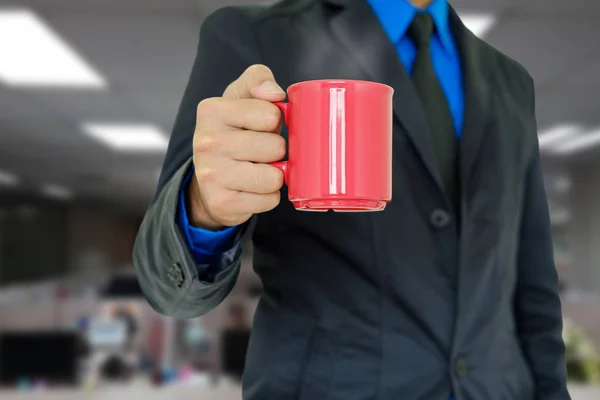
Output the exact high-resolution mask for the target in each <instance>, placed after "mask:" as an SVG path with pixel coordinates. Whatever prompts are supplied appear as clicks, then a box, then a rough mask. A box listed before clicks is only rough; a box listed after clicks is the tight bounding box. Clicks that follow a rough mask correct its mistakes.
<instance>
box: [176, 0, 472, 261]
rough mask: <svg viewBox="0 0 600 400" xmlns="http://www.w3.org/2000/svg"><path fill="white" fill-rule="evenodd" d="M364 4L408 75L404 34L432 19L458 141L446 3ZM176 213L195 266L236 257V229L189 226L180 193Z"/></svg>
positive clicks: (396, 0)
mask: <svg viewBox="0 0 600 400" xmlns="http://www.w3.org/2000/svg"><path fill="white" fill-rule="evenodd" d="M368 2H369V4H370V5H371V8H372V9H373V11H374V13H375V15H376V16H377V18H378V19H379V21H380V22H381V25H382V27H383V29H384V30H385V32H386V33H387V36H388V37H389V38H390V40H391V41H392V43H394V45H395V46H396V49H397V51H398V56H399V57H400V60H401V62H402V64H403V65H404V67H405V69H406V71H407V72H408V73H409V74H410V73H411V72H412V66H413V63H414V60H415V57H416V48H415V45H414V44H413V42H412V40H411V39H410V38H409V37H408V36H407V30H408V28H409V26H410V24H411V22H412V20H413V18H414V16H415V14H416V13H418V12H423V11H424V12H428V13H429V14H430V15H431V16H432V18H433V20H434V23H435V27H436V34H435V35H434V37H433V38H432V40H431V44H430V48H431V58H432V62H433V67H434V69H435V72H436V73H437V76H438V79H439V80H440V83H441V86H442V89H443V91H444V94H445V95H446V98H447V100H448V105H449V107H450V111H451V113H452V117H453V120H454V127H455V130H456V133H457V135H458V136H459V137H460V134H461V130H462V124H463V108H464V94H463V85H462V74H461V67H460V61H459V56H458V51H457V47H456V43H455V41H454V39H453V37H452V34H451V31H450V27H449V18H448V13H449V9H448V3H447V1H446V0H434V1H433V2H432V3H431V4H430V5H429V7H427V9H426V10H420V9H418V8H416V7H415V6H413V5H412V4H411V3H410V2H409V1H408V0H368ZM188 182H189V177H188V179H187V180H186V181H185V182H184V185H183V188H185V187H186V186H187V183H188ZM178 211H179V212H178V221H177V222H178V224H179V227H180V228H181V230H182V231H183V233H184V235H185V237H186V238H187V241H188V244H189V245H190V249H191V251H192V254H193V255H194V257H195V259H196V261H197V262H198V263H199V264H204V265H209V268H211V266H213V265H214V266H215V268H219V267H220V266H221V265H227V264H225V263H222V262H219V260H218V258H219V257H220V256H221V255H222V254H223V253H225V252H227V253H229V254H231V253H237V252H232V251H231V250H232V249H233V248H234V247H237V246H239V243H234V242H235V239H234V238H235V236H236V232H237V230H238V227H231V228H227V229H223V230H221V231H218V232H212V231H208V230H204V229H200V228H195V227H193V226H191V225H190V224H189V221H188V217H187V212H186V207H185V196H184V190H182V191H181V196H180V204H179V210H178ZM212 272H213V273H216V272H218V271H212Z"/></svg>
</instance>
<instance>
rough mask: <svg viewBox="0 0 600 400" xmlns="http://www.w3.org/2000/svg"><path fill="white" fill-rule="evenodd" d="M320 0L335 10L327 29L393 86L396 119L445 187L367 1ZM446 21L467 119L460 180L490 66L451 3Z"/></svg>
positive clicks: (473, 149)
mask: <svg viewBox="0 0 600 400" xmlns="http://www.w3.org/2000/svg"><path fill="white" fill-rule="evenodd" d="M321 1H323V2H325V4H327V5H328V6H330V7H334V8H335V9H336V10H337V12H336V13H334V14H333V15H332V17H331V19H330V26H331V29H332V31H333V33H334V35H335V36H336V37H337V39H338V40H339V42H340V43H341V44H342V45H343V47H345V50H346V51H347V52H349V53H350V54H351V55H352V56H353V57H354V58H355V60H356V61H357V64H358V65H360V67H361V68H362V70H363V73H364V74H365V76H366V77H367V79H370V80H373V81H375V82H381V83H385V84H387V85H389V86H391V87H393V88H394V90H395V95H394V116H395V118H396V122H398V123H399V124H400V125H401V126H402V127H403V128H404V130H405V131H406V133H407V135H408V136H409V138H410V140H411V141H412V143H413V144H414V146H415V148H416V150H417V152H418V153H419V155H420V157H421V159H422V161H423V163H424V164H425V167H426V168H427V170H428V171H429V173H430V175H431V177H432V178H433V179H434V181H435V182H436V183H437V185H438V187H439V189H440V190H441V191H442V192H444V189H443V188H444V186H443V184H442V180H441V177H440V174H439V171H438V168H437V161H436V157H435V152H434V148H433V143H432V142H431V139H430V136H431V135H430V133H429V127H428V123H427V119H426V116H425V113H424V111H423V109H422V107H421V104H420V102H419V100H418V94H417V93H416V90H415V89H414V85H413V84H412V81H411V79H410V77H409V76H408V74H407V72H406V70H405V69H404V66H403V65H402V63H401V62H400V60H399V57H398V54H397V53H396V49H395V47H394V45H393V44H392V42H391V41H390V40H389V38H388V37H387V34H386V32H385V31H384V30H383V28H382V26H381V24H380V22H379V20H378V19H377V17H376V16H375V14H374V13H373V11H372V9H371V7H370V6H369V5H368V3H367V1H365V0H321ZM449 24H450V28H451V31H452V34H453V35H454V39H455V41H456V44H457V47H458V51H459V55H460V61H461V65H462V71H463V81H464V93H465V120H464V126H463V132H462V137H461V145H460V146H461V147H460V152H461V154H460V158H461V161H460V162H461V183H463V184H464V182H465V181H468V175H469V172H470V170H471V168H472V167H473V164H474V161H475V158H476V155H477V152H478V149H479V145H480V143H481V138H482V135H483V131H484V124H485V122H486V117H487V109H488V103H489V88H488V83H487V82H488V81H487V79H486V76H487V73H488V69H487V68H486V64H485V57H484V55H483V54H482V51H484V49H485V47H484V46H486V45H485V44H484V43H483V42H482V41H481V40H480V39H478V38H477V37H476V36H475V35H473V33H472V32H470V31H469V30H468V29H467V28H466V27H465V26H464V24H463V23H462V21H461V20H460V18H459V17H458V14H457V13H456V12H455V10H454V9H453V8H452V7H449ZM464 190H465V188H464V187H463V192H464ZM463 197H464V196H463ZM448 205H449V206H450V202H448Z"/></svg>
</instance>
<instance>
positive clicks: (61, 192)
mask: <svg viewBox="0 0 600 400" xmlns="http://www.w3.org/2000/svg"><path fill="white" fill-rule="evenodd" d="M42 193H43V194H45V195H46V196H48V197H52V198H55V199H60V200H68V199H70V198H72V197H73V192H71V191H70V190H69V189H67V188H66V187H63V186H59V185H55V184H48V185H44V186H43V187H42Z"/></svg>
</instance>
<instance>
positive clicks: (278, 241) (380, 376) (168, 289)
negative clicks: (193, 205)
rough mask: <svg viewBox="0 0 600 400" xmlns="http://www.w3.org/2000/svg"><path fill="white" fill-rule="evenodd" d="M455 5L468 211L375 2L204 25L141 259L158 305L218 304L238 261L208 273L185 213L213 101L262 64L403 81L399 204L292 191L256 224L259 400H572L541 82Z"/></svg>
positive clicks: (288, 79) (251, 393)
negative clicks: (484, 37) (332, 201)
mask: <svg viewBox="0 0 600 400" xmlns="http://www.w3.org/2000/svg"><path fill="white" fill-rule="evenodd" d="M451 13H452V15H451V24H452V30H453V33H454V35H455V38H456V40H457V43H458V47H459V51H460V53H461V61H462V65H463V73H464V76H465V96H466V110H465V112H466V115H465V125H464V131H463V134H462V140H461V144H460V153H461V154H460V158H461V159H460V179H461V186H462V189H461V192H462V202H461V209H460V212H459V213H457V212H455V210H453V209H452V205H451V202H450V201H449V199H448V198H447V196H446V195H445V193H444V190H443V187H442V184H441V180H440V176H439V173H438V171H437V170H436V166H435V155H434V151H433V146H432V143H431V142H430V138H429V137H430V136H429V133H428V127H427V121H426V119H425V115H424V112H423V110H422V109H421V107H420V105H419V101H418V98H417V94H416V93H415V90H414V88H413V86H412V83H411V80H410V78H409V77H408V76H407V74H406V72H405V70H404V69H403V66H402V65H401V63H400V61H399V59H398V56H397V54H396V51H395V49H394V47H393V46H392V44H391V43H390V42H389V40H388V39H387V37H386V35H385V33H384V32H383V30H382V29H381V27H380V26H379V24H378V21H377V19H376V17H375V16H374V15H373V13H372V12H371V10H370V8H369V6H368V5H367V3H366V2H365V1H363V0H293V1H291V0H288V1H284V2H282V3H279V4H278V5H276V6H272V7H259V6H250V7H239V8H238V7H236V8H226V9H222V10H220V11H217V12H216V13H214V14H213V15H211V16H210V17H209V18H208V19H207V20H206V22H205V23H204V25H203V27H202V31H201V38H200V45H199V48H198V56H197V59H196V62H195V64H194V67H193V70H192V74H191V78H190V82H189V85H188V88H187V90H186V92H185V95H184V98H183V102H182V105H181V108H180V111H179V114H178V117H177V121H176V124H175V128H174V131H173V135H172V138H171V142H170V146H169V150H168V153H167V156H166V160H165V164H164V168H163V171H162V176H161V178H160V183H159V187H158V191H157V194H156V198H155V199H154V201H153V203H152V205H151V206H150V208H149V209H148V212H147V214H146V217H145V220H144V222H143V225H142V227H141V229H140V233H139V237H138V239H137V242H136V247H135V253H134V260H135V265H136V267H137V271H138V275H139V279H140V283H141V286H142V288H143V290H144V293H145V295H146V297H147V298H148V301H149V302H150V304H152V305H153V307H154V308H155V309H156V310H158V311H159V312H162V313H165V314H169V315H173V316H176V317H183V318H187V317H195V316H199V315H201V314H203V313H206V312H208V311H210V310H211V309H212V308H214V307H215V306H217V305H218V304H219V303H220V302H221V301H222V300H223V299H224V298H225V297H226V296H227V294H228V293H229V291H230V290H231V287H232V286H233V284H234V283H235V280H236V277H237V274H238V271H239V252H236V251H232V252H230V254H228V255H224V256H223V257H222V260H221V264H224V266H225V267H226V268H225V270H224V271H223V272H221V273H220V274H219V275H217V277H216V278H215V279H209V278H207V275H204V274H203V273H200V271H203V269H204V268H205V267H206V266H202V265H197V264H196V262H195V261H194V259H193V257H192V255H191V253H190V251H189V249H188V247H187V244H186V242H185V240H184V238H183V236H182V234H181V232H180V231H179V228H178V227H177V225H176V223H175V215H176V209H177V198H178V194H179V190H180V185H181V181H182V178H183V176H184V175H185V173H186V172H187V171H188V170H189V166H190V159H191V151H192V146H191V143H192V135H193V132H194V126H195V111H196V106H197V104H198V103H199V102H200V101H201V100H202V99H205V98H207V97H214V96H220V95H221V94H222V92H223V90H224V89H225V87H226V86H227V84H228V83H230V82H231V81H233V80H234V79H236V78H237V77H238V76H239V75H240V74H241V73H242V72H243V71H244V69H245V68H246V67H248V66H250V65H252V64H256V63H261V64H265V65H267V66H269V67H270V68H271V69H272V70H273V71H274V74H275V77H276V79H277V81H278V82H279V83H280V84H281V85H282V86H283V87H287V85H290V84H292V83H294V82H298V81H302V80H309V79H319V78H347V79H366V80H373V81H378V82H383V83H386V84H388V85H390V86H392V87H393V88H394V89H395V97H394V115H395V121H394V143H393V152H394V165H393V168H394V169H393V171H394V175H393V179H394V183H393V200H392V202H391V203H390V204H389V205H388V207H387V208H386V210H385V211H384V212H380V213H357V214H343V213H332V212H330V213H300V212H296V211H294V209H293V208H292V207H291V205H290V203H289V202H288V201H286V200H284V201H282V203H281V204H280V205H279V206H278V207H277V208H276V209H275V210H273V211H271V212H268V213H265V214H261V215H259V216H257V217H255V218H254V220H253V222H252V224H251V225H255V226H246V227H245V228H244V229H243V230H242V234H244V235H252V240H253V243H254V249H255V251H254V254H255V259H254V267H255V270H256V272H257V273H258V275H259V276H260V277H261V279H262V281H263V283H264V288H265V294H264V295H263V297H262V299H261V301H260V304H259V307H258V310H257V313H256V317H255V322H254V330H253V335H252V339H251V343H250V346H249V351H248V359H247V367H246V374H245V377H244V398H245V399H247V400H288V399H289V400H359V399H360V400H367V399H368V400H447V398H448V395H449V393H450V392H454V394H455V397H456V398H457V399H458V400H532V399H536V400H566V399H569V395H568V393H567V389H566V376H565V375H566V373H565V358H564V345H563V341H562V338H561V330H562V321H561V305H560V301H559V297H558V285H557V273H556V270H555V266H554V262H553V254H552V237H551V227H550V221H549V216H548V207H547V202H546V195H545V192H544V187H543V183H542V171H541V168H540V159H539V151H538V141H537V132H536V122H535V113H534V108H535V107H534V87H533V82H532V79H531V77H530V76H529V74H528V73H527V72H526V71H525V70H524V69H523V68H522V67H521V66H520V65H519V64H517V63H516V62H515V61H513V60H511V59H510V58H508V57H507V56H505V55H503V54H502V53H500V52H499V51H497V50H495V49H494V48H492V47H490V46H489V45H487V44H486V43H484V42H483V41H481V40H479V39H478V38H476V37H475V36H474V35H473V34H472V33H471V32H469V31H468V30H467V29H466V28H465V27H464V26H463V25H462V23H461V22H460V20H459V19H458V17H457V16H456V14H455V13H454V11H452V12H451ZM283 134H284V135H286V132H285V130H284V132H283ZM282 198H283V199H286V198H287V193H286V191H285V189H284V190H283V193H282ZM459 215H460V217H458V216H459Z"/></svg>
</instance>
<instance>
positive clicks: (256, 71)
mask: <svg viewBox="0 0 600 400" xmlns="http://www.w3.org/2000/svg"><path fill="white" fill-rule="evenodd" d="M244 74H249V75H261V76H262V75H265V76H266V75H273V73H272V72H271V69H270V68H269V67H267V66H266V65H264V64H254V65H251V66H249V67H248V68H247V69H246V72H245V73H244Z"/></svg>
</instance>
